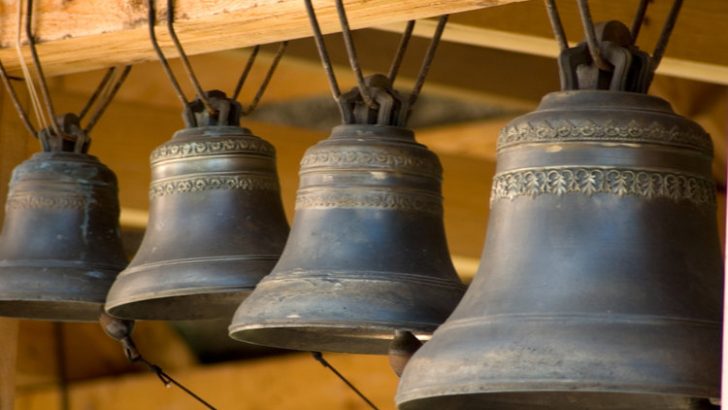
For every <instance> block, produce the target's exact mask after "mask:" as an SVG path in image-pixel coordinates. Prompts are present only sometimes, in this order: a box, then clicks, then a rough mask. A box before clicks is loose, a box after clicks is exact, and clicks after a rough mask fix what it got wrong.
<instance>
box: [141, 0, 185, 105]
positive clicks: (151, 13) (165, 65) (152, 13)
mask: <svg viewBox="0 0 728 410" xmlns="http://www.w3.org/2000/svg"><path fill="white" fill-rule="evenodd" d="M154 1H155V0H147V10H148V21H149V39H150V40H151V42H152V47H153V48H154V51H155V52H156V53H157V57H158V58H159V62H160V63H161V64H162V69H163V70H164V73H165V74H166V75H167V78H168V79H169V81H170V82H171V83H172V87H173V88H174V91H175V93H176V94H177V98H179V100H180V101H181V102H182V105H184V106H187V105H188V104H189V101H188V100H187V97H185V93H184V91H182V87H181V86H180V85H179V81H177V78H176V77H175V76H174V73H173V72H172V68H171V67H170V66H169V61H167V58H166V57H165V56H164V53H163V52H162V48H161V47H159V43H158V41H157V35H156V33H155V32H154V25H155V24H156V20H157V11H156V10H155V7H154Z"/></svg>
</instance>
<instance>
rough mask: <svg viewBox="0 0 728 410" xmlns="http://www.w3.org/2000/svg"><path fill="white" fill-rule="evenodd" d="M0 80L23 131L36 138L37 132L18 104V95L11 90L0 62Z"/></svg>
mask: <svg viewBox="0 0 728 410" xmlns="http://www.w3.org/2000/svg"><path fill="white" fill-rule="evenodd" d="M0 80H2V82H3V85H5V89H6V90H7V91H8V94H9V95H10V100H11V101H12V102H13V106H15V110H16V111H17V112H18V115H19V116H20V120H21V122H22V123H23V125H24V126H25V129H26V130H28V132H29V133H30V134H31V135H32V136H34V137H35V138H38V131H37V130H36V129H35V127H33V124H32V123H31V122H30V119H29V118H28V114H27V113H26V112H25V110H24V109H23V106H22V104H20V100H18V94H17V93H16V92H15V88H13V85H12V84H11V83H10V77H9V76H8V73H7V71H5V66H4V65H3V64H2V62H0Z"/></svg>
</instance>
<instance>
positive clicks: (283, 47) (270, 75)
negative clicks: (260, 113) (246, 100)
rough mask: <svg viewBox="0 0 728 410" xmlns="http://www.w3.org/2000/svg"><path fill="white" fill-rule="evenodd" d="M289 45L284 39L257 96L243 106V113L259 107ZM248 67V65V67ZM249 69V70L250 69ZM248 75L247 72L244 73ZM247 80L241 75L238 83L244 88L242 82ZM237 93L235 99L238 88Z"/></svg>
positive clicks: (246, 113) (248, 112) (245, 113)
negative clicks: (245, 106)
mask: <svg viewBox="0 0 728 410" xmlns="http://www.w3.org/2000/svg"><path fill="white" fill-rule="evenodd" d="M287 47H288V41H284V42H282V43H281V45H280V46H278V51H277V52H276V55H275V57H273V62H271V65H270V67H269V68H268V71H267V72H266V74H265V78H264V79H263V82H262V83H261V84H260V87H259V88H258V92H256V93H255V97H253V101H252V102H251V103H250V105H249V106H248V107H247V108H243V115H248V114H250V113H251V112H253V111H255V109H256V108H257V107H258V103H259V102H260V99H261V98H262V97H263V94H264V93H265V90H266V88H268V84H269V83H270V80H271V79H272V78H273V73H274V72H275V71H276V67H278V63H280V62H281V58H283V53H284V52H285V51H286V48H287ZM247 68H248V67H246V69H247ZM248 71H249V70H248ZM243 74H244V75H245V76H246V77H247V73H246V72H244V73H243ZM243 82H245V80H244V79H243V78H242V76H241V81H239V82H238V83H239V84H240V88H241V89H242V84H243ZM236 91H237V93H236V94H235V97H234V99H237V96H238V93H239V92H240V91H239V90H236Z"/></svg>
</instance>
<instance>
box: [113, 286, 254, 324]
mask: <svg viewBox="0 0 728 410" xmlns="http://www.w3.org/2000/svg"><path fill="white" fill-rule="evenodd" d="M252 291H253V288H243V289H232V290H231V289H224V290H221V289H217V290H209V289H208V290H205V289H199V288H197V289H183V290H180V291H178V292H165V293H163V294H159V293H149V294H143V295H136V296H134V297H129V298H125V299H121V298H117V299H116V300H115V301H114V303H113V304H109V303H107V305H106V312H107V313H108V314H110V315H111V316H115V317H118V318H122V319H139V320H202V319H225V318H227V319H230V318H232V316H233V313H235V309H236V308H237V307H238V305H239V304H240V302H242V301H243V300H244V299H245V298H246V297H247V296H248V295H249V294H250V293H251V292H252Z"/></svg>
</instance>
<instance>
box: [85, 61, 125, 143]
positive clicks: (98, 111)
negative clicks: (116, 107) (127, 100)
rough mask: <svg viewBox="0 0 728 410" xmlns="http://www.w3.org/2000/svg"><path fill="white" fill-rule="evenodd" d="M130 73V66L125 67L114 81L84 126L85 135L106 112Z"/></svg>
mask: <svg viewBox="0 0 728 410" xmlns="http://www.w3.org/2000/svg"><path fill="white" fill-rule="evenodd" d="M130 71H131V66H130V65H128V66H125V67H124V71H122V72H121V74H120V75H119V78H117V79H116V82H115V83H114V85H112V86H111V89H110V90H108V92H106V93H105V95H104V97H103V99H102V100H101V102H100V103H99V106H98V107H97V108H96V111H95V112H94V113H93V115H92V116H91V119H90V120H89V122H88V124H87V125H86V127H85V128H84V130H83V131H84V132H85V133H86V134H90V133H91V130H92V129H93V128H94V126H95V125H96V123H97V122H98V121H99V119H100V118H101V116H102V115H103V114H104V112H105V111H106V108H107V107H108V106H109V104H110V103H111V100H113V99H114V97H115V96H116V93H117V92H118V91H119V88H121V85H122V84H123V83H124V80H126V77H128V76H129V72H130Z"/></svg>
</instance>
